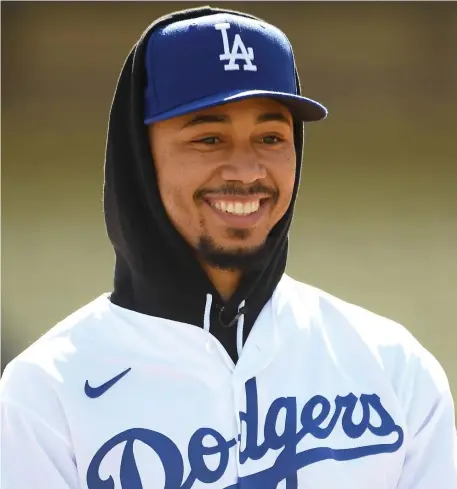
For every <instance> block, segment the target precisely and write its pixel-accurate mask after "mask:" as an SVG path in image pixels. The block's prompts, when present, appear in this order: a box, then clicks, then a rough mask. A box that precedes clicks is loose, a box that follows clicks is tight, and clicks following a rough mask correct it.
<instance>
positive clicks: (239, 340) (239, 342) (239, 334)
mask: <svg viewBox="0 0 457 489" xmlns="http://www.w3.org/2000/svg"><path fill="white" fill-rule="evenodd" d="M245 303H246V301H243V302H242V303H241V304H240V306H239V307H238V314H237V317H238V325H237V327H236V351H237V353H238V358H240V357H241V352H242V351H243V328H244V312H245Z"/></svg>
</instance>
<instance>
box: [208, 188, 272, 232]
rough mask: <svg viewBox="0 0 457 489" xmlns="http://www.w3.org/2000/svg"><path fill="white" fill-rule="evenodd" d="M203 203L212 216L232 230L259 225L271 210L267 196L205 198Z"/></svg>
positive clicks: (270, 201) (269, 199) (270, 200)
mask: <svg viewBox="0 0 457 489" xmlns="http://www.w3.org/2000/svg"><path fill="white" fill-rule="evenodd" d="M204 202H205V203H206V204H207V205H208V208H209V209H211V210H212V211H213V212H212V213H211V214H212V215H213V216H215V217H216V218H217V220H218V221H220V222H222V223H224V225H225V226H229V227H232V228H245V229H246V228H252V227H253V226H256V225H257V224H259V223H260V221H261V220H262V219H263V218H264V217H265V216H266V214H267V213H268V211H269V209H271V203H272V199H271V198H270V197H269V196H268V197H266V196H263V195H259V196H252V195H251V196H249V197H248V196H245V197H242V196H237V197H235V196H232V197H229V198H227V197H225V198H221V197H220V196H207V197H206V198H205V199H204Z"/></svg>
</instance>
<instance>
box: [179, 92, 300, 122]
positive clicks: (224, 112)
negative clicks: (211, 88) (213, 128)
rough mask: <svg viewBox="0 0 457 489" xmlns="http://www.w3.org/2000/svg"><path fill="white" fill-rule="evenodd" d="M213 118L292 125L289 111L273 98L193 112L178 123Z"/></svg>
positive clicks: (241, 101) (253, 99) (233, 103)
mask: <svg viewBox="0 0 457 489" xmlns="http://www.w3.org/2000/svg"><path fill="white" fill-rule="evenodd" d="M212 116H214V117H218V118H221V120H222V119H224V120H226V121H227V122H230V121H234V120H237V119H243V120H246V119H248V120H249V119H252V120H253V121H258V122H267V121H278V122H288V123H289V124H291V123H292V115H291V113H290V111H289V109H288V108H287V107H286V106H285V105H283V104H281V103H280V102H278V101H276V100H274V99H271V98H255V97H253V98H248V99H244V100H240V101H235V102H229V103H226V104H221V105H217V106H214V107H209V108H206V109H202V110H200V111H196V112H191V113H189V114H185V115H183V116H180V117H177V118H176V119H175V121H176V122H182V124H184V125H185V124H186V123H187V122H189V121H193V120H200V119H203V120H204V119H205V117H206V118H208V121H211V118H212Z"/></svg>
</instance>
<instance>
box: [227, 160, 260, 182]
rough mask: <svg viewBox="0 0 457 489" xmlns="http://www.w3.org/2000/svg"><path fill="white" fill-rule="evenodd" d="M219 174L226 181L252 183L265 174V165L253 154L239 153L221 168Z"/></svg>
mask: <svg viewBox="0 0 457 489" xmlns="http://www.w3.org/2000/svg"><path fill="white" fill-rule="evenodd" d="M221 176H222V178H223V179H224V180H226V181H238V182H242V183H254V182H255V181H257V180H261V179H263V178H265V177H266V176H267V171H266V169H265V166H264V165H262V163H260V162H259V161H258V159H257V158H256V157H255V155H253V154H243V155H240V154H239V153H238V154H237V155H236V156H235V155H233V158H232V159H231V160H230V162H228V163H227V164H226V165H224V167H223V168H222V172H221Z"/></svg>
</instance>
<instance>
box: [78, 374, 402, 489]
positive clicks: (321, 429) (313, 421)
mask: <svg viewBox="0 0 457 489" xmlns="http://www.w3.org/2000/svg"><path fill="white" fill-rule="evenodd" d="M245 389H246V411H245V412H243V411H241V412H240V413H239V416H240V425H241V431H242V433H243V434H244V435H245V436H244V438H245V440H246V442H245V446H244V448H243V449H241V450H240V453H239V462H240V464H241V465H243V464H245V463H246V462H247V461H248V460H253V461H255V460H260V459H261V458H262V457H263V456H264V455H265V454H266V453H267V452H268V451H269V450H281V449H282V451H281V453H280V454H279V455H278V457H277V458H276V460H275V462H274V464H273V465H272V466H271V467H269V468H267V469H265V470H262V471H260V472H257V473H254V474H251V475H249V476H245V477H240V478H239V479H238V483H237V484H236V485H233V486H230V487H227V488H226V489H274V488H276V486H277V485H278V484H279V483H280V482H281V481H286V489H297V488H298V475H297V474H298V472H299V470H300V469H303V468H304V467H306V466H308V465H311V464H314V463H317V462H321V461H323V460H328V459H333V460H336V461H346V460H353V459H358V458H362V457H367V456H370V455H377V454H380V453H392V452H395V451H397V450H398V449H399V448H400V447H401V446H402V444H403V430H402V429H401V427H400V426H398V425H396V424H395V421H394V420H393V419H392V417H391V415H390V414H389V413H388V412H387V410H386V409H385V408H384V406H383V405H382V403H381V399H380V398H379V396H377V395H375V394H362V395H361V396H360V398H358V397H357V396H355V395H354V394H353V393H350V394H348V395H346V396H337V397H336V398H335V401H334V407H333V408H332V404H331V403H330V401H329V400H328V399H327V398H326V397H324V396H319V395H317V396H314V397H312V398H311V399H309V400H308V402H307V403H306V404H305V405H304V406H303V408H302V410H301V412H300V413H299V412H298V406H297V399H296V398H295V397H280V398H278V399H275V400H274V401H273V402H272V403H271V405H270V407H269V409H268V412H267V414H266V416H265V421H264V424H263V430H261V426H260V423H259V409H258V395H257V383H256V379H255V378H253V379H250V380H249V381H248V382H246V386H245ZM358 403H360V404H359V406H360V407H361V410H362V417H361V419H360V421H359V422H358V423H355V422H354V411H355V409H356V407H357V404H358ZM372 411H374V412H375V413H376V414H377V415H378V418H379V419H380V421H381V424H379V421H378V424H377V426H373V424H372V421H371V412H372ZM331 412H332V414H330V413H331ZM279 419H283V420H284V423H283V429H282V430H281V432H280V433H278V431H277V424H278V420H279ZM338 422H339V423H340V424H341V428H342V430H343V432H344V433H345V435H346V436H347V437H348V438H350V439H359V438H361V437H362V436H363V435H364V434H365V433H366V432H367V431H368V432H370V433H371V434H372V435H374V436H376V437H378V438H384V437H387V436H390V435H392V434H396V435H397V439H396V441H394V442H392V443H379V444H372V445H361V446H357V447H354V448H332V447H331V446H328V447H318V448H311V449H308V450H303V451H302V452H298V453H297V446H298V444H299V443H300V441H301V440H303V439H304V438H305V437H306V436H312V437H314V438H315V439H319V440H325V439H327V438H329V437H330V435H331V434H332V433H333V430H334V429H335V427H336V425H337V423H338ZM260 431H263V437H259V432H260ZM261 438H263V441H261ZM240 439H241V435H239V436H238V440H240ZM135 442H142V443H144V444H145V445H147V446H149V447H150V448H151V449H152V450H154V452H155V453H156V454H157V456H158V457H159V459H160V461H161V463H162V467H163V472H164V474H165V485H164V487H163V489H191V488H192V487H193V485H194V483H195V482H196V481H199V482H201V483H204V484H213V483H215V482H217V481H218V480H220V479H221V478H222V476H223V475H224V474H225V472H226V470H227V467H228V464H229V460H230V453H231V450H232V448H233V447H234V446H235V445H236V443H237V440H236V439H234V438H233V439H230V440H226V439H225V438H224V437H223V436H222V435H221V434H220V433H219V432H218V431H216V430H215V429H212V428H200V429H198V430H196V431H195V433H194V434H193V435H192V437H191V438H190V440H189V443H188V449H187V456H188V460H189V466H190V473H189V475H188V476H187V477H184V460H183V454H181V452H180V451H179V449H178V447H177V446H176V444H175V443H174V442H173V441H172V440H170V438H168V437H167V436H165V435H163V434H161V433H159V432H156V431H152V430H147V429H144V428H132V429H130V430H127V431H124V432H122V433H119V434H118V435H116V436H114V437H113V438H111V439H110V440H109V441H107V442H106V443H105V444H104V445H103V446H102V447H101V448H100V449H99V450H98V451H97V453H96V454H95V456H94V458H93V459H92V461H91V463H90V465H89V468H88V471H87V486H88V488H89V489H146V488H143V486H142V483H141V477H140V474H139V471H138V467H137V463H136V460H135V455H134V451H133V445H134V443H135ZM119 445H123V446H124V448H123V453H122V458H121V461H120V464H119V478H120V483H121V487H120V488H117V487H116V488H115V485H114V478H113V477H112V476H109V477H108V478H107V479H102V478H101V476H100V466H101V464H102V462H103V460H104V458H105V457H106V456H107V455H108V454H109V453H110V452H111V450H113V448H115V447H117V446H119ZM208 457H210V458H211V460H212V461H214V460H217V461H218V463H217V466H215V465H214V463H212V464H211V467H212V468H211V469H210V468H209V467H208V466H207V465H206V460H207V459H208ZM213 457H215V458H213ZM154 489H160V488H154Z"/></svg>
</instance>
